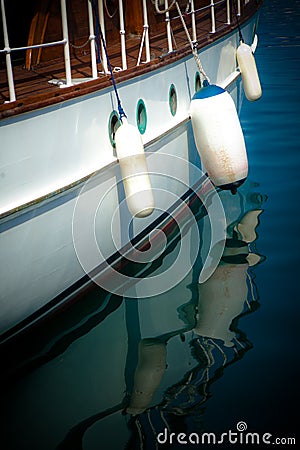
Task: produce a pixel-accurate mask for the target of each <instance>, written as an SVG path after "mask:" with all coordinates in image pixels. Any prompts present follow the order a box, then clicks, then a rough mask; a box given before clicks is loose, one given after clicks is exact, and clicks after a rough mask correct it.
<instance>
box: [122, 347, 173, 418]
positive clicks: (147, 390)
mask: <svg viewBox="0 0 300 450" xmlns="http://www.w3.org/2000/svg"><path fill="white" fill-rule="evenodd" d="M166 358H167V350H166V345H165V344H164V343H163V342H160V341H159V340H155V339H143V340H142V341H140V343H139V352H138V365H137V367H136V369H135V374H134V386H133V392H132V394H131V396H130V402H129V405H128V407H127V409H126V412H127V413H128V414H132V415H133V416H135V415H137V414H141V413H142V412H144V411H145V410H146V409H147V408H148V407H149V405H150V403H151V400H152V396H153V395H154V393H155V391H156V389H157V388H158V386H159V385H160V382H161V380H162V377H163V375H164V373H165V371H166V366H167V362H166Z"/></svg>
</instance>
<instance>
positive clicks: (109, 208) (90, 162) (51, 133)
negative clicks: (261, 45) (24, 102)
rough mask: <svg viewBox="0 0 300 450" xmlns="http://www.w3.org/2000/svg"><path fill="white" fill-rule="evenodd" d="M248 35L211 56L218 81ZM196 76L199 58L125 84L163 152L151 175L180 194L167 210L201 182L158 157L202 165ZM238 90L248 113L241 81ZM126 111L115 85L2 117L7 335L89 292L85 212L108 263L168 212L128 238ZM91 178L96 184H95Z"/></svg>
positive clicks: (1, 328) (139, 224)
mask: <svg viewBox="0 0 300 450" xmlns="http://www.w3.org/2000/svg"><path fill="white" fill-rule="evenodd" d="M254 24H255V19H253V20H252V21H250V22H248V24H247V25H246V26H245V28H244V30H243V35H244V38H245V40H246V41H247V42H249V43H251V42H252V38H253V32H254ZM238 41H239V38H238V34H237V33H233V34H231V35H229V36H228V37H226V38H223V39H222V40H220V41H217V42H216V43H214V44H212V45H211V46H208V47H206V48H205V49H204V50H203V51H202V52H201V54H200V58H201V62H202V64H203V66H205V68H206V72H207V73H209V75H210V78H211V81H212V82H214V83H219V84H222V82H223V81H224V80H225V79H226V78H227V77H229V78H230V74H231V73H232V72H233V71H234V70H235V69H236V61H235V48H236V47H237V46H238V43H239V42H238ZM196 72H197V67H196V64H195V61H194V59H193V58H192V57H188V58H185V59H184V60H181V61H178V62H176V63H173V64H172V65H170V66H166V67H165V68H164V70H163V72H161V71H159V70H157V71H153V72H150V73H148V74H145V75H144V76H142V77H138V78H134V79H132V80H130V81H128V82H125V83H121V84H120V86H119V95H120V97H121V98H122V103H123V107H124V108H125V109H126V114H127V116H128V120H129V122H131V123H135V118H136V106H137V102H138V100H139V99H142V100H143V101H144V103H145V105H146V110H147V128H146V131H145V133H144V134H143V135H142V138H143V142H144V145H145V150H146V151H147V152H148V154H149V155H150V153H153V155H152V154H151V155H150V156H149V157H148V158H147V159H148V161H149V166H150V171H151V170H153V171H155V170H156V169H155V167H158V171H160V172H163V174H164V175H165V176H164V177H157V176H156V177H155V176H154V175H152V179H153V182H154V188H155V189H161V190H164V191H166V192H171V193H172V194H173V197H168V196H166V201H165V203H164V204H162V205H161V206H160V207H161V209H163V210H164V211H166V210H168V208H169V207H170V206H171V205H172V203H174V202H173V201H171V200H174V199H175V198H179V197H180V196H181V195H183V194H184V193H185V192H186V191H187V190H188V187H190V186H193V184H194V183H195V182H196V181H197V180H196V179H195V177H194V175H191V172H190V171H189V170H183V171H182V170H180V166H178V165H177V166H176V164H174V167H173V166H171V167H168V168H166V167H160V166H159V161H160V159H159V158H160V157H159V156H157V155H160V154H167V155H170V156H171V157H172V155H173V156H174V158H176V157H180V158H182V159H183V160H185V161H188V162H191V163H197V164H198V165H200V164H201V163H200V161H199V158H198V155H197V152H196V149H195V145H194V140H193V136H192V133H191V124H190V122H189V105H190V100H191V97H192V96H193V94H194V92H195V86H194V84H195V74H196ZM171 84H174V86H175V88H176V92H177V102H178V103H177V113H176V114H175V115H174V116H173V115H172V114H171V113H170V107H169V98H168V96H169V89H170V86H171ZM228 89H229V91H230V93H231V94H232V96H233V98H234V100H235V102H236V105H237V108H238V109H239V108H240V101H241V95H242V91H241V86H240V84H239V82H238V83H236V82H235V83H234V84H232V85H231V86H229V87H228ZM116 109H117V108H116V105H115V100H114V97H113V93H112V89H107V90H105V91H101V92H99V93H94V94H91V95H87V96H84V97H80V98H78V99H75V100H70V101H66V102H65V103H63V104H58V105H54V106H51V107H48V108H45V109H42V110H38V111H35V112H31V113H26V114H23V115H21V116H19V117H15V118H8V119H4V120H3V121H2V123H1V147H2V148H3V149H5V150H6V151H5V154H4V152H2V156H1V162H0V176H1V193H0V195H1V199H0V208H1V209H0V214H1V216H0V217H1V222H0V231H1V238H0V254H1V258H2V263H1V269H0V285H1V293H0V310H1V319H0V333H1V334H3V333H10V330H13V329H14V327H15V330H16V331H17V330H18V329H21V328H22V327H24V326H26V325H28V324H30V323H32V320H33V319H34V318H35V316H34V315H36V317H38V316H40V315H41V313H42V312H43V310H41V308H44V307H45V308H46V306H47V305H48V304H49V302H50V301H52V300H53V299H56V300H55V303H53V306H54V305H55V304H57V303H58V302H59V301H60V297H59V296H62V295H63V293H64V295H67V294H69V291H68V289H70V288H71V287H73V288H74V289H79V288H81V286H82V284H80V280H82V279H83V277H86V270H84V269H85V268H83V267H82V264H81V263H82V261H79V260H78V251H77V250H78V249H76V242H77V243H78V242H79V241H80V239H81V238H82V239H86V234H85V233H86V229H85V228H82V229H81V231H80V229H79V231H78V227H77V231H76V230H75V231H76V232H77V235H76V239H75V240H76V242H75V245H74V226H75V229H76V224H77V223H78V220H79V221H80V220H82V217H83V215H84V214H86V217H87V218H90V220H92V221H93V220H94V219H95V217H96V222H97V227H96V234H97V239H98V241H99V242H101V244H102V245H103V248H101V253H102V255H103V259H104V260H105V259H107V258H109V257H110V256H111V255H113V254H114V253H115V252H116V250H119V249H121V248H122V247H124V245H126V244H127V243H128V240H129V238H132V237H134V236H136V235H138V234H139V233H141V232H142V231H143V229H145V228H146V227H148V226H149V225H150V224H151V223H152V222H153V221H154V219H156V218H157V217H159V215H160V214H161V212H162V211H155V212H154V214H153V215H151V216H149V217H148V218H144V219H134V221H133V224H132V226H131V233H132V235H131V236H130V237H128V233H127V232H124V229H123V227H124V218H125V222H126V223H128V216H127V217H126V213H125V212H124V211H125V209H122V208H120V206H119V205H120V204H123V203H122V201H123V200H124V193H123V190H122V186H121V184H120V170H119V166H118V162H117V159H116V156H115V152H114V149H113V146H112V145H111V143H110V135H109V133H108V125H109V118H110V114H111V113H112V111H113V110H116ZM151 158H152V159H151ZM151 161H152V162H153V164H152V163H151ZM176 170H178V171H177V172H176ZM91 174H94V175H93V177H92V181H88V180H90V179H89V178H88V177H89V176H90V175H91ZM178 180H179V182H178ZM82 188H83V189H86V192H88V193H89V194H88V195H89V198H90V199H92V200H91V201H92V202H93V208H94V210H93V208H92V209H89V208H88V207H86V209H85V210H84V208H83V207H82V205H83V204H84V203H82V204H81V205H80V208H79V209H78V201H79V202H80V199H82V195H83V194H82V193H81V194H80V192H81V190H82ZM99 197H100V198H101V202H102V200H103V202H102V203H101V202H99ZM78 199H79V200H78ZM76 202H77V203H76ZM100 203H101V205H100ZM76 205H77V206H76ZM95 205H96V206H95ZM99 205H100V206H101V208H100V206H99ZM97 217H98V219H97ZM112 221H113V224H114V233H113V236H112V235H111V232H110V229H111V223H112ZM84 223H86V222H85V221H84ZM89 231H91V230H89ZM115 239H117V243H116V242H115V241H114V240H115ZM79 259H80V258H79ZM100 259H101V258H100ZM99 263H101V260H98V261H97V264H99ZM91 264H92V263H91ZM90 268H91V267H90ZM86 278H87V277H86ZM86 281H87V280H86ZM76 283H77V284H76ZM45 311H46V309H45ZM26 321H27V322H26Z"/></svg>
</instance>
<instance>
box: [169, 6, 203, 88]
mask: <svg viewBox="0 0 300 450" xmlns="http://www.w3.org/2000/svg"><path fill="white" fill-rule="evenodd" d="M175 4H176V8H177V11H178V14H179V17H180V20H181V23H182V26H183V28H184V31H185V34H186V37H187V39H188V41H189V43H190V46H191V49H192V53H193V56H194V59H195V61H196V64H197V66H198V70H199V72H200V75H202V79H201V82H203V79H206V80H207V81H208V83H210V80H209V78H208V76H207V74H206V73H205V71H204V69H203V67H202V64H201V61H200V58H199V55H198V52H197V42H193V41H192V39H191V36H190V33H189V30H188V29H187V26H186V24H185V21H184V18H183V15H182V12H181V9H180V7H179V5H178V2H177V1H176V0H175Z"/></svg>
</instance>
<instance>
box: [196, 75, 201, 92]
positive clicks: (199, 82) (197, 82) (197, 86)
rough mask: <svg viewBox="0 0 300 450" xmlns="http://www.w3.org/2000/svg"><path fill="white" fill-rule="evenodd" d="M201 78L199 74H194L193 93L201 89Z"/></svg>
mask: <svg viewBox="0 0 300 450" xmlns="http://www.w3.org/2000/svg"><path fill="white" fill-rule="evenodd" d="M201 87H202V86H201V78H200V74H199V72H196V75H195V92H198V91H199V90H200V89H201Z"/></svg>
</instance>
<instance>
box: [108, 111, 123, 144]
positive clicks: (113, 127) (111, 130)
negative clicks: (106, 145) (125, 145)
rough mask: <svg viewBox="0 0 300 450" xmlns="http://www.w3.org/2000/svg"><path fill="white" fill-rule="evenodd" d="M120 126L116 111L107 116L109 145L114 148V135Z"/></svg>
mask: <svg viewBox="0 0 300 450" xmlns="http://www.w3.org/2000/svg"><path fill="white" fill-rule="evenodd" d="M120 125H121V122H120V119H119V114H118V113H117V111H113V112H112V113H111V115H110V116H109V122H108V134H109V139H110V143H111V145H112V146H113V147H114V148H115V146H116V144H115V134H116V131H117V129H118V128H119V126H120Z"/></svg>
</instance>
